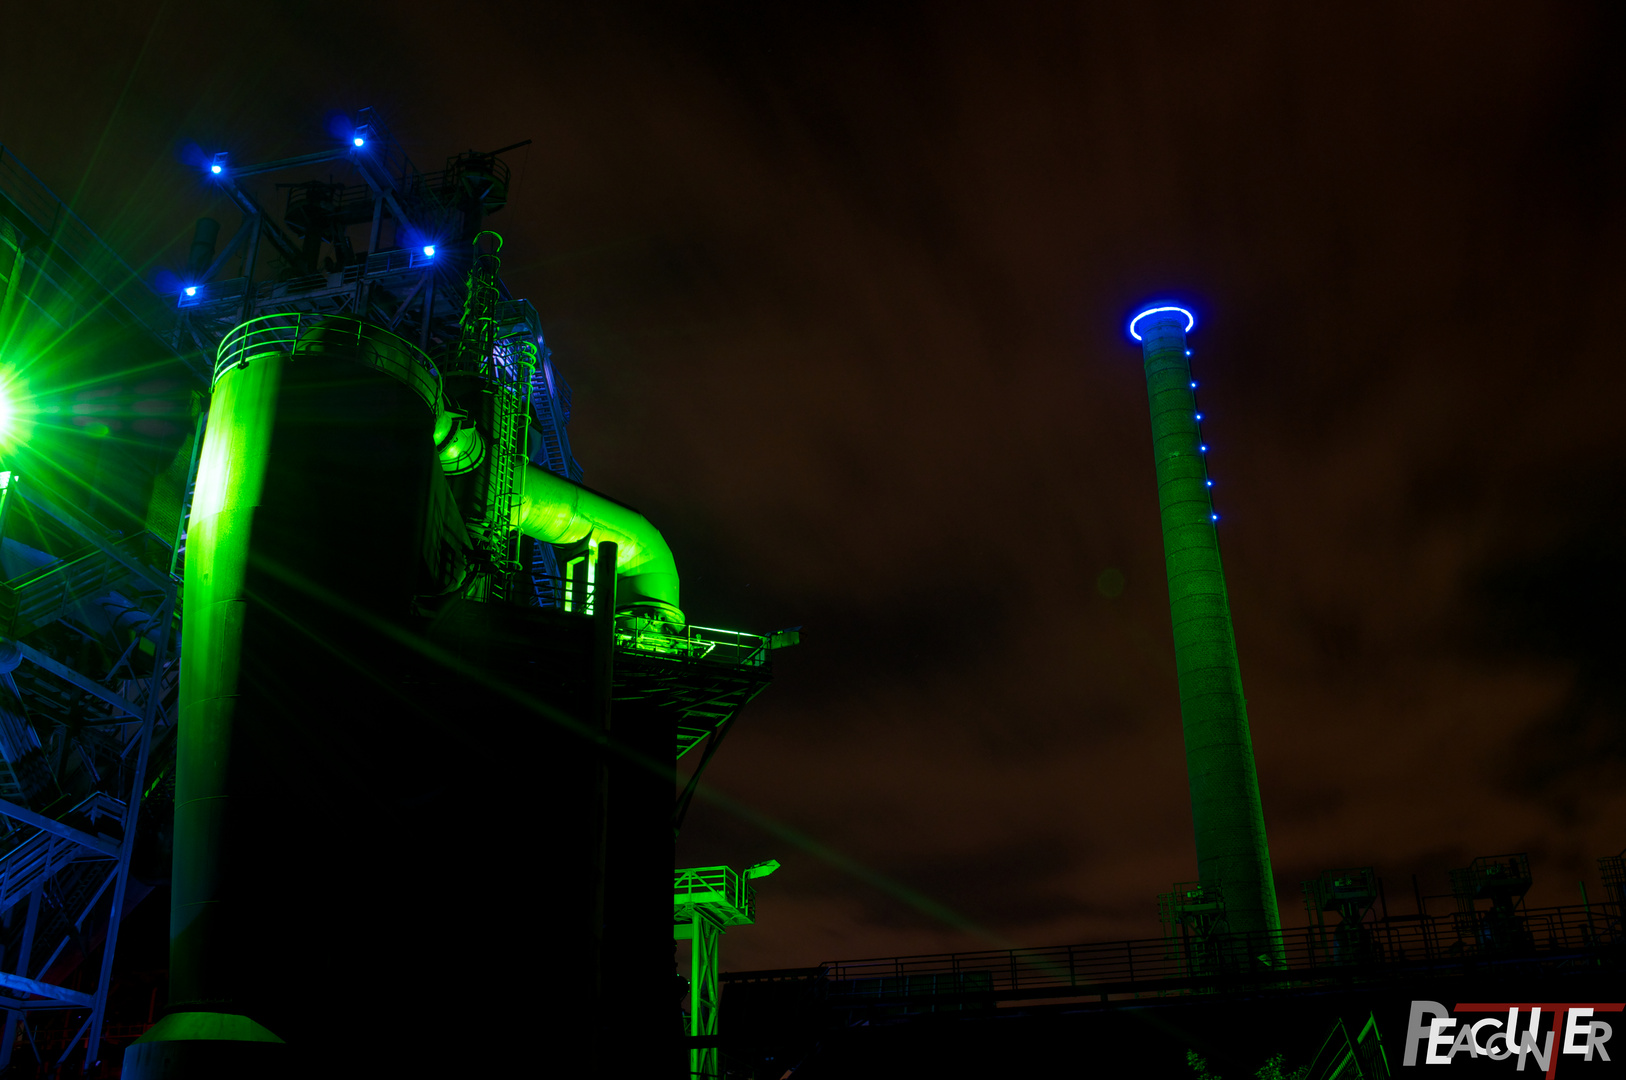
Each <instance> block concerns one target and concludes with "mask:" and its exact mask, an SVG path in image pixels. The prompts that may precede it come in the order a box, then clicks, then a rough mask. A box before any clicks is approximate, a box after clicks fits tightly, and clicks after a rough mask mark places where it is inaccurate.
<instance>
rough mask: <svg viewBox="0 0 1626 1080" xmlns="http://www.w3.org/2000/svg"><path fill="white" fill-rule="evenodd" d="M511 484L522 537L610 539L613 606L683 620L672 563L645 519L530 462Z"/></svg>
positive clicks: (662, 540)
mask: <svg viewBox="0 0 1626 1080" xmlns="http://www.w3.org/2000/svg"><path fill="white" fill-rule="evenodd" d="M515 486H516V487H517V488H518V490H519V493H520V500H519V504H520V505H519V527H520V530H521V531H523V532H524V533H525V535H526V536H529V537H531V538H532V539H534V540H541V541H544V542H546V543H549V544H574V543H576V542H578V541H580V540H585V539H586V538H588V537H589V536H591V537H592V538H593V540H594V541H595V542H603V541H605V540H613V541H615V543H616V546H617V556H616V560H615V573H616V606H617V609H618V610H619V611H627V610H628V609H634V610H636V609H640V608H642V609H644V610H651V609H652V610H653V611H654V612H655V613H656V614H657V615H658V617H659V618H660V619H661V620H662V621H663V622H667V623H672V624H675V625H677V626H682V625H683V611H682V609H681V608H680V606H679V603H678V572H677V562H676V560H674V559H673V558H672V549H671V548H670V547H668V546H667V543H666V538H665V537H663V536H661V534H660V530H658V529H656V528H655V526H653V525H651V524H650V523H649V519H648V518H646V517H644V515H642V514H640V513H639V512H638V511H636V510H634V509H632V508H631V507H630V506H623V505H622V504H620V503H618V502H616V501H615V500H614V499H611V498H609V497H607V496H604V495H600V494H599V493H598V492H596V491H593V490H592V489H590V488H585V487H583V486H582V485H580V484H576V483H572V482H571V481H569V480H566V479H565V478H564V477H562V476H556V475H555V474H553V473H551V472H548V471H547V470H546V469H542V468H538V467H537V466H535V465H526V466H525V471H524V476H523V479H522V481H521V483H519V484H517V485H515Z"/></svg>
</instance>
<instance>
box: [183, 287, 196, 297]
mask: <svg viewBox="0 0 1626 1080" xmlns="http://www.w3.org/2000/svg"><path fill="white" fill-rule="evenodd" d="M186 295H188V296H196V295H198V287H197V286H196V285H188V286H187V287H186Z"/></svg>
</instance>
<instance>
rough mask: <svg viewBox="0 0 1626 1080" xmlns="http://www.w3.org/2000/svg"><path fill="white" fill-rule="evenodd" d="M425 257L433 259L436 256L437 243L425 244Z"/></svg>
mask: <svg viewBox="0 0 1626 1080" xmlns="http://www.w3.org/2000/svg"><path fill="white" fill-rule="evenodd" d="M423 257H424V258H426V259H433V258H434V257H435V245H434V244H425V245H424V246H423Z"/></svg>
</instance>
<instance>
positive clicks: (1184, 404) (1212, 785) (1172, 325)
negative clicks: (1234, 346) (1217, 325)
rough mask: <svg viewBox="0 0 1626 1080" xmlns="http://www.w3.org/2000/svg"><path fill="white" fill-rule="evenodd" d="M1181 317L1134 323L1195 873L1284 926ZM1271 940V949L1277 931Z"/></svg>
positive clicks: (1163, 315)
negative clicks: (1153, 467) (1148, 414)
mask: <svg viewBox="0 0 1626 1080" xmlns="http://www.w3.org/2000/svg"><path fill="white" fill-rule="evenodd" d="M1188 318H1189V317H1188V315H1187V314H1186V312H1184V311H1183V310H1180V309H1179V308H1173V307H1169V308H1165V309H1163V310H1158V311H1154V312H1153V313H1150V314H1143V315H1141V316H1139V317H1138V318H1137V319H1136V322H1135V323H1134V324H1132V327H1133V329H1134V331H1135V332H1136V333H1138V334H1139V335H1140V337H1141V344H1142V354H1143V356H1144V359H1145V365H1146V390H1147V394H1148V395H1149V397H1150V399H1151V406H1152V452H1153V456H1154V457H1155V458H1156V461H1157V494H1158V506H1159V509H1160V510H1161V511H1162V516H1163V553H1164V557H1165V560H1166V561H1167V564H1168V573H1169V612H1170V615H1171V616H1172V618H1173V622H1174V658H1175V665H1176V668H1177V670H1178V673H1179V680H1180V716H1181V722H1182V725H1183V727H1184V729H1185V743H1186V772H1187V778H1188V780H1189V782H1190V784H1191V813H1192V819H1193V825H1194V826H1195V829H1196V834H1197V867H1198V874H1199V876H1200V878H1201V880H1202V883H1203V884H1204V885H1205V886H1218V887H1219V888H1220V891H1221V893H1222V894H1223V896H1224V898H1225V915H1226V921H1227V924H1228V928H1229V929H1230V930H1231V931H1233V932H1242V933H1270V934H1272V935H1279V932H1280V929H1281V920H1280V915H1279V913H1278V911H1277V908H1276V885H1275V882H1274V881H1273V880H1272V878H1271V871H1270V849H1269V847H1268V845H1267V844H1266V842H1265V817H1264V811H1263V809H1262V807H1261V805H1260V800H1259V779H1258V776H1257V774H1256V772H1255V769H1254V762H1253V742H1252V740H1251V739H1250V737H1249V735H1248V711H1247V705H1246V703H1245V701H1244V700H1243V696H1242V672H1241V669H1240V668H1239V667H1238V664H1237V657H1236V637H1235V634H1234V632H1233V631H1232V628H1231V607H1230V602H1229V600H1228V599H1227V598H1226V593H1225V572H1224V570H1223V568H1222V567H1221V566H1220V552H1219V535H1218V533H1217V532H1216V530H1215V521H1216V518H1215V516H1214V507H1213V502H1212V500H1211V499H1210V498H1209V487H1208V470H1207V467H1206V464H1205V459H1204V452H1203V445H1202V437H1201V434H1200V432H1199V430H1198V426H1197V401H1196V397H1195V395H1194V394H1193V393H1192V381H1191V364H1190V361H1188V360H1187V358H1186V357H1187V353H1186V330H1187V329H1188ZM1268 948H1269V951H1270V952H1271V953H1272V954H1274V953H1276V952H1278V951H1279V940H1277V941H1275V942H1273V943H1271V944H1270V945H1269V946H1268ZM1263 951H1265V947H1261V948H1260V949H1258V950H1256V952H1263Z"/></svg>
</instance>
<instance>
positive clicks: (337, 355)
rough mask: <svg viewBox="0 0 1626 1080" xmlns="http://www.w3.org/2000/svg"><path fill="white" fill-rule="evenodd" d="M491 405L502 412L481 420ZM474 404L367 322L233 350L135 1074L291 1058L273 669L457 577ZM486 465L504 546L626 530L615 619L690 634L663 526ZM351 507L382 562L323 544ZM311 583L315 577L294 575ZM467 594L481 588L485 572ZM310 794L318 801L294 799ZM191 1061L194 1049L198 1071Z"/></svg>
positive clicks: (223, 385)
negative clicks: (264, 934)
mask: <svg viewBox="0 0 1626 1080" xmlns="http://www.w3.org/2000/svg"><path fill="white" fill-rule="evenodd" d="M465 392H467V388H465ZM492 412H493V410H492V409H491V408H490V403H489V402H487V403H486V405H485V406H484V409H483V416H484V417H485V418H487V419H488V420H489V418H490V417H491V415H492ZM470 414H474V415H476V416H480V415H482V412H481V410H479V409H468V410H466V411H464V412H461V413H459V412H457V411H455V410H454V409H453V406H452V404H451V402H450V401H449V396H448V394H447V393H446V391H445V389H444V387H443V386H442V381H441V376H440V373H439V372H438V371H437V370H436V368H435V367H434V366H433V365H432V364H431V363H430V361H429V359H428V357H427V356H425V355H424V354H423V353H422V352H421V351H420V350H419V349H418V348H417V346H415V345H413V344H412V343H410V342H408V341H406V340H405V339H403V338H401V337H399V336H398V335H396V334H393V333H391V332H390V331H388V330H386V329H384V328H382V327H379V326H377V325H374V324H371V323H367V322H362V321H360V320H355V319H350V318H347V317H343V316H326V317H322V318H318V319H313V320H309V321H303V322H302V321H301V319H300V318H298V317H287V316H271V317H268V318H267V319H261V320H254V321H251V322H250V323H245V324H243V325H242V326H240V327H239V328H238V330H237V331H234V332H233V334H232V335H229V336H228V337H227V339H226V340H225V341H224V342H223V343H222V346H221V351H220V359H219V362H218V364H217V367H216V375H215V382H214V395H213V401H212V404H211V408H210V413H209V421H208V426H207V429H206V433H205V435H204V441H203V449H202V453H201V457H200V461H199V468H198V478H197V488H196V490H197V495H196V500H195V502H194V505H193V509H192V517H191V527H190V530H189V535H188V544H187V561H186V582H185V593H184V596H185V625H186V628H187V631H186V635H185V637H184V639H183V645H182V660H181V692H180V701H179V710H180V738H179V744H178V745H179V751H178V757H177V763H176V795H175V840H174V844H175V864H174V898H173V907H172V918H171V930H170V935H171V957H170V965H171V1012H170V1014H169V1015H168V1016H167V1017H166V1018H165V1019H164V1021H163V1022H162V1023H160V1024H159V1025H158V1026H157V1027H156V1028H154V1029H153V1031H152V1032H150V1033H149V1034H148V1036H146V1037H144V1039H143V1040H142V1041H141V1043H140V1044H138V1046H137V1047H136V1048H134V1049H133V1050H132V1052H131V1056H129V1057H128V1058H127V1059H126V1060H127V1065H128V1066H129V1067H130V1075H131V1076H135V1077H142V1078H146V1077H149V1076H165V1077H168V1076H171V1075H189V1074H185V1073H184V1072H183V1073H176V1072H175V1071H174V1069H175V1068H178V1067H182V1066H184V1068H196V1069H201V1070H204V1071H205V1072H207V1071H208V1070H214V1071H215V1072H216V1073H217V1074H219V1075H243V1076H248V1075H259V1072H257V1071H256V1070H259V1071H260V1072H263V1071H265V1070H270V1071H273V1072H274V1071H276V1070H277V1069H279V1068H281V1067H282V1066H281V1065H279V1064H278V1063H279V1061H280V1060H281V1059H280V1058H279V1057H277V1056H276V1055H277V1054H278V1053H280V1052H281V1051H282V1050H283V1047H282V1045H281V1040H280V1038H279V1037H278V1034H277V1031H278V1025H277V1020H276V1018H275V1017H274V1016H272V1015H270V1014H269V1013H267V1012H265V1011H264V1010H268V1009H271V1008H272V1004H271V1003H270V1002H268V1000H267V998H266V997H265V993H264V991H263V989H262V988H261V987H260V986H259V985H257V982H263V978H262V973H264V972H265V971H267V970H269V967H268V966H269V965H270V964H272V962H273V960H274V957H270V956H268V955H267V954H266V946H265V945H264V944H263V942H261V941H259V940H257V939H256V937H257V936H256V927H257V926H258V925H260V924H262V923H263V920H264V919H266V918H267V917H268V915H269V912H268V911H267V910H266V908H265V904H264V902H262V901H261V900H259V899H258V897H259V896H260V895H261V894H263V893H265V892H266V891H267V890H269V889H271V888H272V887H273V883H274V881H275V874H276V873H279V872H280V870H272V869H268V868H267V867H265V866H262V865H261V864H260V863H258V862H257V861H255V860H253V859H251V858H248V857H247V856H246V853H247V852H250V851H254V850H278V843H279V842H278V841H277V840H276V839H275V838H276V836H277V835H278V832H279V830H280V829H282V828H284V827H285V825H284V822H285V821H286V818H287V814H288V813H289V811H288V810H287V809H286V807H287V805H288V801H287V800H288V795H287V791H286V785H285V781H284V779H283V778H284V777H285V776H287V775H288V774H289V773H290V772H294V771H296V766H295V765H294V764H293V762H295V761H296V760H297V757H296V756H293V755H294V752H293V751H292V750H290V749H288V746H287V745H286V744H287V738H286V737H285V736H284V735H283V734H282V731H283V730H284V729H285V728H286V727H287V726H288V724H289V721H288V715H289V714H288V706H287V703H286V702H285V701H283V700H282V698H281V697H280V696H279V695H280V694H281V692H280V691H277V690H275V687H276V686H277V684H278V680H277V677H276V674H275V671H274V670H272V669H273V668H275V669H276V670H283V669H286V668H288V667H292V666H295V665H298V664H312V663H318V662H321V660H322V658H323V657H324V656H325V655H326V653H327V650H326V647H325V646H317V645H315V644H312V643H307V642H304V641H302V640H301V633H300V628H304V629H306V630H307V631H309V630H311V629H312V628H319V630H321V631H327V632H332V633H335V634H339V633H340V632H339V631H338V630H336V629H334V628H335V627H336V626H338V625H339V622H336V620H339V619H340V615H341V614H342V613H343V612H344V611H346V610H354V611H361V612H365V613H367V615H366V616H364V617H362V618H361V621H359V622H357V621H355V620H354V619H352V620H351V623H353V629H354V631H355V633H364V632H365V631H366V629H367V627H368V625H370V624H368V623H367V622H366V619H367V618H373V619H382V620H400V619H403V618H406V617H407V616H408V615H409V612H410V610H411V605H412V599H413V595H414V592H415V591H416V592H418V593H419V594H422V593H423V592H424V589H423V587H422V586H423V574H424V572H425V566H426V565H427V566H435V565H441V563H440V560H438V559H435V558H426V553H429V552H431V551H432V549H434V548H435V547H436V545H437V544H445V543H447V542H448V539H447V538H448V536H450V535H454V534H455V535H458V536H460V537H463V536H465V534H464V532H463V530H464V522H463V521H462V520H461V519H460V517H459V515H460V511H459V510H458V509H457V507H456V505H455V504H451V503H449V502H448V501H447V500H448V499H449V498H450V496H447V495H443V494H437V493H441V492H444V491H446V490H447V489H448V486H449V485H450V484H452V483H453V482H454V481H455V480H456V479H457V478H459V476H462V475H463V474H464V466H463V464H462V462H460V461H458V460H455V459H448V458H447V456H446V454H445V453H444V447H445V446H447V445H453V443H452V442H451V441H450V439H449V438H448V436H447V432H449V431H451V430H452V429H453V428H455V427H456V426H457V425H458V424H459V423H463V420H462V419H461V417H466V416H468V415H470ZM499 415H500V413H499ZM522 419H523V416H522ZM437 443H438V444H439V447H440V448H441V452H440V453H437ZM504 455H507V456H504ZM483 460H484V462H485V466H484V468H485V469H493V470H495V469H506V470H508V478H511V481H510V484H511V486H509V490H514V491H515V492H516V497H515V498H514V499H513V503H512V506H511V508H510V511H509V514H506V515H505V514H502V513H495V514H494V513H491V512H486V513H485V520H486V521H487V522H489V523H490V529H489V531H490V532H491V533H492V534H493V537H494V538H496V534H498V533H500V532H502V531H503V529H504V528H505V527H506V528H511V529H516V530H518V531H521V532H523V533H524V534H525V535H528V536H531V537H533V538H534V539H536V540H538V541H541V542H544V543H556V544H572V543H577V542H580V541H583V540H588V539H592V540H593V541H595V542H596V541H603V540H612V541H614V542H615V543H616V544H617V545H618V555H617V558H616V569H617V576H618V577H620V579H621V581H620V584H619V587H618V588H617V590H616V592H615V595H616V597H617V600H616V601H615V602H614V604H615V614H616V616H618V617H626V618H642V619H647V620H650V621H652V622H654V623H656V624H658V625H669V626H670V625H675V626H682V624H683V613H682V611H681V609H680V608H679V606H678V597H679V593H678V574H677V567H676V564H675V562H674V560H673V558H672V552H671V549H670V547H668V546H667V543H666V541H665V539H664V538H663V537H662V536H661V534H660V532H659V531H658V530H657V529H656V528H655V527H654V526H653V525H651V524H650V523H649V521H648V519H647V518H645V517H644V516H643V515H642V514H640V513H638V512H637V511H635V510H632V509H631V508H629V507H625V506H622V505H621V504H620V503H617V502H615V501H614V500H611V499H609V498H607V497H606V496H603V495H600V494H598V493H597V492H594V491H591V490H589V489H587V488H584V487H582V486H581V485H579V484H576V483H573V482H572V481H570V480H567V479H565V478H563V477H559V476H555V475H553V474H552V473H549V472H547V471H546V470H544V469H541V468H538V467H536V466H534V465H531V464H529V463H528V462H526V461H525V460H524V458H523V457H521V456H519V454H517V453H515V448H514V445H513V440H511V439H509V440H504V439H503V438H502V437H501V436H500V435H498V436H495V437H492V438H491V439H490V441H489V443H488V444H487V450H486V453H485V455H484V459H483ZM334 462H343V463H344V465H345V467H344V468H343V469H336V468H334V467H333V463H334ZM437 465H438V467H437ZM467 478H468V479H472V480H473V481H474V485H473V486H474V490H475V491H476V492H477V494H478V495H480V496H486V495H487V493H488V492H491V491H500V490H502V488H503V487H504V486H506V485H505V483H504V482H503V481H502V480H498V481H490V482H488V480H487V478H486V477H485V475H484V471H483V470H475V471H474V472H473V473H468V474H467ZM505 479H506V478H505ZM516 489H517V490H516ZM448 507H449V509H448ZM437 508H438V509H437ZM346 513H349V514H351V515H353V516H354V519H355V520H356V521H365V522H367V524H368V526H369V536H368V542H367V544H366V549H365V555H361V554H360V551H359V549H358V553H357V557H355V558H352V559H339V560H335V559H334V558H333V547H332V545H330V544H329V543H328V542H326V541H325V540H324V539H323V536H324V534H325V533H326V532H327V531H328V530H330V528H331V525H330V523H331V522H332V521H334V520H338V519H342V518H343V517H344V515H345V514H346ZM510 515H511V516H510ZM448 518H449V519H452V520H451V522H450V524H442V525H441V526H439V527H437V525H436V524H435V522H436V520H437V519H440V520H442V522H444V521H445V520H446V519H448ZM468 532H470V533H472V532H474V529H473V528H470V529H469V530H468ZM462 542H463V543H465V544H466V543H467V539H466V537H465V539H463V541H462ZM504 546H509V545H507V544H506V543H505V544H504ZM489 565H490V564H489V563H488V566H489ZM492 569H493V572H498V573H500V572H502V570H503V568H502V567H500V566H497V567H494V568H492ZM463 580H464V579H462V578H460V579H459V581H458V582H454V585H459V584H461V583H462V581H463ZM299 581H305V582H309V583H310V585H308V586H299V587H294V588H290V587H288V585H287V583H288V582H299ZM442 584H444V582H442ZM462 587H463V588H464V590H465V592H464V595H469V592H470V591H471V590H472V588H473V584H472V580H471V581H470V583H469V584H466V585H462ZM489 595H490V593H489V591H488V592H487V593H486V594H485V595H483V596H480V597H473V598H475V599H485V598H486V597H487V596H489ZM326 596H331V597H337V598H338V600H337V602H336V603H337V606H334V602H331V601H328V600H326V599H322V597H326ZM272 598H274V599H272ZM346 625H351V624H346ZM312 640H313V641H315V639H314V638H313V639H312ZM346 640H347V641H348V644H349V647H350V648H352V649H359V648H361V646H359V645H356V644H355V640H354V638H353V637H352V638H349V639H346ZM379 663H380V664H383V663H386V661H379ZM268 665H269V666H268ZM278 665H280V667H278ZM343 674H344V673H343V672H342V671H340V672H336V673H332V674H330V676H329V678H328V679H327V680H326V685H327V686H328V687H337V686H339V685H341V683H340V682H339V679H340V678H341V677H342V676H343ZM309 678H310V679H311V680H312V681H313V682H316V683H319V684H320V683H323V682H324V680H323V679H322V678H320V677H318V676H316V675H314V674H312V675H310V676H309ZM346 681H348V682H354V681H356V680H354V679H350V680H346ZM361 681H362V682H365V680H361ZM357 692H359V691H357ZM323 693H324V694H327V695H328V696H329V697H333V696H334V695H336V694H339V691H336V690H331V689H324V691H323ZM344 700H349V699H344ZM309 708H315V707H314V706H310V707H309ZM368 711H369V708H368V705H367V703H366V700H365V699H363V698H354V700H349V704H348V705H347V706H346V707H345V708H339V707H337V706H333V707H324V708H322V709H321V710H320V711H319V713H312V714H311V715H320V716H321V717H322V718H323V722H324V723H335V724H336V723H337V718H339V717H343V716H355V715H364V714H366V713H367V712H368ZM334 730H335V731H338V730H339V729H338V728H335V729H334ZM301 801H303V802H306V803H309V802H310V801H311V800H310V799H305V800H295V801H294V805H299V804H300V802H301ZM313 827H314V826H313ZM284 846H285V845H284ZM317 876H320V875H317ZM329 876H331V875H329ZM200 1033H201V1034H200ZM176 1055H182V1056H184V1057H185V1061H184V1062H182V1064H181V1066H176V1065H174V1062H176V1061H180V1058H177V1057H176ZM172 1059H173V1060H172Z"/></svg>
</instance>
